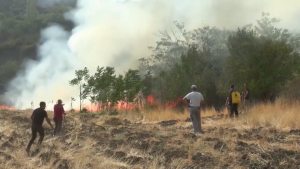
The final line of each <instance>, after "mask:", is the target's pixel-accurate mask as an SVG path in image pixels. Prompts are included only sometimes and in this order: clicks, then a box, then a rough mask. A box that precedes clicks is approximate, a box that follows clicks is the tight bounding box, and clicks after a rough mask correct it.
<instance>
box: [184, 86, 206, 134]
mask: <svg viewBox="0 0 300 169" xmlns="http://www.w3.org/2000/svg"><path fill="white" fill-rule="evenodd" d="M191 89H192V92H190V93H189V94H187V95H186V96H185V97H184V98H183V100H184V101H187V100H189V101H190V103H189V104H190V108H189V110H190V117H191V120H192V123H193V127H194V132H195V133H203V131H202V129H201V121H200V119H201V117H200V105H201V104H205V102H204V98H203V96H202V94H201V93H199V92H197V86H196V85H192V87H191Z"/></svg>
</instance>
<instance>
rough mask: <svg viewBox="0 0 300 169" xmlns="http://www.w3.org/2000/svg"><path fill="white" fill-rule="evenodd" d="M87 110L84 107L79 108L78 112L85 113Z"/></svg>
mask: <svg viewBox="0 0 300 169" xmlns="http://www.w3.org/2000/svg"><path fill="white" fill-rule="evenodd" d="M87 112H88V110H87V109H86V108H83V109H81V111H80V112H79V113H87Z"/></svg>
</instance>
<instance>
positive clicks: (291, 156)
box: [0, 110, 300, 169]
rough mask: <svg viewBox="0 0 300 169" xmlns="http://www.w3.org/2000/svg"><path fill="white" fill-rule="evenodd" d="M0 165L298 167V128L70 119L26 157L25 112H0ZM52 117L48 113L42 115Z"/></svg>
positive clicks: (67, 168) (217, 119) (207, 120)
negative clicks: (198, 130)
mask: <svg viewBox="0 0 300 169" xmlns="http://www.w3.org/2000/svg"><path fill="white" fill-rule="evenodd" d="M0 114H1V115H0V124H1V125H0V147H1V149H0V169H2V168H10V169H14V168H18V169H29V168H32V169H33V168H34V169H36V168H49V169H50V168H51V169H54V168H57V169H85V168H86V169H94V168H95V169H98V168H100V169H101V168H110V169H114V168H120V169H126V168H128V169H132V168H133V169H134V168H145V169H148V168H150V169H154V168H172V169H173V168H184V169H192V168H300V153H299V150H300V149H299V145H298V144H299V143H300V130H297V129H286V130H277V129H275V128H274V127H249V126H248V125H247V124H243V123H242V122H241V121H239V120H229V119H224V118H222V117H221V116H214V117H204V118H203V130H204V132H205V133H204V134H203V135H195V134H193V133H192V126H191V122H190V121H189V120H188V117H187V120H169V121H160V122H144V121H143V120H142V117H141V118H140V119H139V120H137V119H138V118H136V119H135V120H132V119H127V118H124V117H125V116H121V115H119V116H106V115H97V114H75V113H74V114H72V115H70V114H69V115H68V116H67V117H66V119H65V122H64V127H63V133H62V135H61V136H59V137H52V136H51V135H52V130H51V129H50V127H49V126H48V125H47V123H46V122H44V127H45V139H44V142H43V144H42V146H41V148H40V149H39V150H38V149H36V142H37V140H38V138H37V139H36V141H35V143H34V145H33V146H32V149H31V155H30V156H29V157H27V156H25V155H24V150H25V147H26V145H27V144H28V141H29V139H30V137H31V130H30V126H31V121H30V119H29V115H30V112H24V111H9V110H1V111H0ZM48 114H49V116H50V117H52V113H48Z"/></svg>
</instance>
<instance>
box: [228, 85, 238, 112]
mask: <svg viewBox="0 0 300 169" xmlns="http://www.w3.org/2000/svg"><path fill="white" fill-rule="evenodd" d="M234 91H236V90H235V89H234V85H231V86H230V91H229V108H230V117H233V113H234V114H235V117H238V115H239V113H238V104H237V103H232V96H231V94H232V92H234Z"/></svg>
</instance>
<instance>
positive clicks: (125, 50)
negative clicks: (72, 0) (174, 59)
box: [6, 0, 300, 109]
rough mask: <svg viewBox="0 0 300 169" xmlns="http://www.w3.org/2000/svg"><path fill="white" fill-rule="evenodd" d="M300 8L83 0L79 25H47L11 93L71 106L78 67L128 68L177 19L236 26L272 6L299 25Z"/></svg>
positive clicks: (261, 1) (286, 21)
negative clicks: (67, 28) (35, 52)
mask: <svg viewBox="0 0 300 169" xmlns="http://www.w3.org/2000/svg"><path fill="white" fill-rule="evenodd" d="M49 1H50V0H45V4H51V3H46V2H49ZM52 4H53V3H52ZM299 9H300V1H296V0H294V1H292V0H140V1H122V2H121V1H116V0H79V3H78V8H77V9H76V10H74V11H72V12H70V13H68V14H66V17H67V18H68V19H71V20H73V21H74V22H75V23H76V27H75V28H74V30H73V31H72V32H71V34H69V33H67V32H65V31H64V30H63V29H62V28H60V27H58V26H52V27H49V28H47V29H46V30H44V31H43V32H42V37H43V40H44V42H45V43H44V44H43V45H42V46H41V47H40V48H39V57H40V61H39V62H29V63H28V68H27V70H26V71H25V72H22V73H20V75H19V76H18V77H16V78H15V79H14V80H13V81H12V82H11V84H10V85H9V86H10V88H9V92H8V93H7V94H6V98H8V99H9V100H15V101H16V106H17V107H19V108H28V107H30V102H31V101H34V103H35V106H37V105H38V103H39V102H40V101H42V100H43V101H46V102H47V103H48V102H49V101H52V100H53V101H56V100H57V99H63V101H64V102H66V104H67V105H66V108H69V102H70V98H71V97H76V96H78V90H77V89H76V88H74V87H71V86H70V85H69V83H68V81H69V80H71V79H72V78H73V77H74V71H75V70H77V69H82V68H84V67H85V66H86V67H88V68H89V69H90V70H91V71H92V73H94V71H95V69H96V67H97V66H114V67H116V70H117V72H118V73H123V72H124V71H125V70H127V69H128V68H134V67H135V66H136V65H137V59H138V58H141V57H146V56H148V55H149V51H148V48H147V47H148V46H151V45H155V42H156V41H157V40H158V38H157V37H156V36H154V35H153V33H154V32H155V31H158V30H165V29H170V28H172V26H173V21H175V20H177V21H179V22H185V23H186V28H187V30H192V29H195V28H199V27H203V26H205V25H209V26H218V27H220V28H226V29H236V28H237V27H238V26H244V25H246V24H249V23H255V21H256V20H257V19H259V18H260V17H261V13H262V12H269V13H270V14H271V16H273V17H277V18H280V19H281V20H282V21H281V22H280V24H279V26H281V27H284V28H288V29H290V30H294V31H298V30H300V26H299V22H298V18H300V10H299ZM20 84H21V85H20ZM78 101H79V100H78V99H77V101H76V103H77V104H76V105H78ZM48 107H50V108H49V109H52V105H49V106H48Z"/></svg>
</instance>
